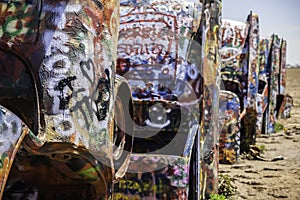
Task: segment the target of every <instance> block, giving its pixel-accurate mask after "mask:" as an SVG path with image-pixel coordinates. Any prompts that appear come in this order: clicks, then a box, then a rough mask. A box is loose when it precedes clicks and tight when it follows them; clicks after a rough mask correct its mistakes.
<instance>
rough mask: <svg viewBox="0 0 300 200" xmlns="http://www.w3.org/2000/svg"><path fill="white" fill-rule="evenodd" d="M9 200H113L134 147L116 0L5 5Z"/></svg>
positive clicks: (0, 177)
mask: <svg viewBox="0 0 300 200" xmlns="http://www.w3.org/2000/svg"><path fill="white" fill-rule="evenodd" d="M0 19H1V20H0V25H1V26H0V38H1V40H0V60H1V61H0V105H1V106H2V107H1V110H0V123H1V124H0V127H1V128H0V131H1V132H0V140H1V144H0V145H1V148H0V150H1V152H0V154H1V165H0V172H1V173H0V191H1V193H0V195H1V196H2V199H18V198H31V199H70V198H73V199H107V198H108V197H109V196H110V195H111V191H112V185H113V181H114V180H117V179H119V178H121V177H122V176H123V175H124V174H125V172H126V169H127V166H128V164H129V157H130V154H131V150H132V145H133V136H132V134H131V130H132V127H131V124H130V121H126V119H128V118H131V117H130V116H126V114H131V113H132V111H131V110H130V109H131V108H132V105H130V102H131V100H130V99H131V94H130V90H129V86H128V84H127V82H126V81H125V80H124V79H123V78H122V77H119V76H115V58H116V46H117V45H116V43H117V38H118V25H119V1H115V0H105V1H98V0H87V1H77V0H70V1H65V0H57V1H50V0H30V1H27V0H26V1H25V0H24V1H23V0H20V1H3V0H1V1H0Z"/></svg>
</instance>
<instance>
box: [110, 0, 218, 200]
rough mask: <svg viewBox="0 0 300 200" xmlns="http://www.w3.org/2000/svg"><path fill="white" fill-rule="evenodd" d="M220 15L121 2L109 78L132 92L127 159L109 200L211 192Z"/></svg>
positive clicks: (213, 7) (211, 9)
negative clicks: (112, 74) (130, 148)
mask: <svg viewBox="0 0 300 200" xmlns="http://www.w3.org/2000/svg"><path fill="white" fill-rule="evenodd" d="M220 13H221V4H220V2H218V1H203V2H199V1H194V0H187V1H180V0H171V1H162V0H149V1H148V0H147V1H131V0H124V1H121V18H120V19H121V22H120V32H119V44H118V62H117V72H118V74H120V75H122V76H123V77H124V78H126V80H127V81H128V82H129V84H130V87H131V91H132V97H133V104H134V115H133V116H134V118H133V121H134V123H135V126H134V133H135V134H134V135H135V144H134V152H135V154H134V155H133V156H132V157H131V164H130V165H129V169H128V172H129V173H127V174H126V176H125V178H124V179H122V180H121V181H120V182H119V184H117V185H116V187H115V191H117V192H116V194H115V198H116V199H122V198H129V199H130V198H142V199H143V198H145V199H146V198H157V199H199V198H200V197H202V198H205V196H209V195H210V194H211V193H215V192H216V188H217V187H216V185H217V178H216V177H217V175H216V171H217V165H216V163H217V158H216V154H215V152H216V151H217V144H216V143H217V142H216V140H215V139H216V138H215V137H214V136H216V132H215V133H213V131H216V130H217V129H212V128H211V127H212V124H213V123H214V121H215V119H217V118H216V117H215V116H214V114H216V113H214V108H215V107H216V105H215V102H216V100H217V99H218V94H219V93H218V86H216V85H217V80H218V79H217V75H218V60H219V55H218V51H217V49H218V42H219V40H218V37H217V33H218V28H219V22H220V20H219V19H220ZM201 45H203V47H202V46H201ZM204 57H205V58H204ZM205 80H206V82H205ZM205 84H206V85H205ZM204 87H206V91H205V92H204ZM204 95H205V99H204V98H203V97H204ZM204 105H206V107H205V109H206V110H205V112H204ZM204 113H205V114H204ZM204 115H205V116H204ZM204 121H205V122H204ZM204 123H205V124H204ZM204 127H205V128H204ZM204 129H205V130H204ZM200 146H201V147H200ZM200 149H201V150H200ZM202 149H204V150H203V151H202ZM215 161H216V162H215ZM200 168H203V169H200ZM145 177H147V178H145Z"/></svg>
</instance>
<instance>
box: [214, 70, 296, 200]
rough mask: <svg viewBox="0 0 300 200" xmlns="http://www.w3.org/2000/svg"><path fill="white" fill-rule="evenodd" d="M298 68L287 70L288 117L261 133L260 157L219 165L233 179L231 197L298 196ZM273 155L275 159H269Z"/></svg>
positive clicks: (268, 199) (293, 199)
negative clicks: (277, 129) (290, 99)
mask: <svg viewBox="0 0 300 200" xmlns="http://www.w3.org/2000/svg"><path fill="white" fill-rule="evenodd" d="M299 77H300V69H289V70H288V71H287V90H288V91H289V94H290V95H292V96H293V99H294V107H293V109H292V113H291V118H288V119H279V120H278V122H279V123H281V124H282V125H284V127H285V130H282V131H280V132H277V133H275V134H271V135H269V136H267V135H262V136H260V137H258V138H257V140H256V142H257V146H262V145H263V146H264V147H265V151H264V153H262V154H260V155H261V156H262V157H263V158H264V159H266V161H263V160H248V159H241V160H240V162H239V163H237V164H234V165H224V164H220V174H223V175H224V174H227V175H228V176H229V177H230V178H232V180H233V186H234V187H236V193H235V195H234V196H233V197H232V199H234V200H239V199H251V200H252V199H255V200H259V199H261V200H272V199H289V200H298V199H300V78H299ZM274 158H275V161H271V160H272V159H274Z"/></svg>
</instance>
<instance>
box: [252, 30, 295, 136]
mask: <svg viewBox="0 0 300 200" xmlns="http://www.w3.org/2000/svg"><path fill="white" fill-rule="evenodd" d="M286 46H287V43H286V40H285V39H283V38H280V37H279V36H278V35H276V34H273V35H272V36H271V37H269V38H264V39H261V41H260V73H259V79H260V83H261V84H260V86H261V88H260V89H259V93H261V94H260V95H259V96H260V97H261V98H260V99H258V105H261V106H262V107H261V108H260V110H259V112H258V122H259V123H258V134H260V133H263V134H267V133H274V132H275V124H276V119H277V118H278V117H282V116H283V113H284V112H285V107H286V99H287V91H286V89H285V88H286V83H285V81H286V77H285V73H286V72H285V68H286ZM288 107H290V106H288Z"/></svg>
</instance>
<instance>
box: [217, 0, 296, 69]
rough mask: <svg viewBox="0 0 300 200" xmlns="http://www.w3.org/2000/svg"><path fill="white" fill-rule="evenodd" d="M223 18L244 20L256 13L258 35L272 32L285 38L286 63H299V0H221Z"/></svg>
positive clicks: (266, 34)
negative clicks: (258, 25)
mask: <svg viewBox="0 0 300 200" xmlns="http://www.w3.org/2000/svg"><path fill="white" fill-rule="evenodd" d="M222 11H223V13H222V15H223V19H231V20H237V21H246V19H247V16H248V14H249V13H250V11H252V12H253V13H256V14H258V16H259V23H260V37H264V38H265V37H269V36H271V35H272V34H273V33H276V34H278V36H279V37H282V38H284V39H286V40H287V64H291V65H295V64H300V0H223V1H222Z"/></svg>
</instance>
